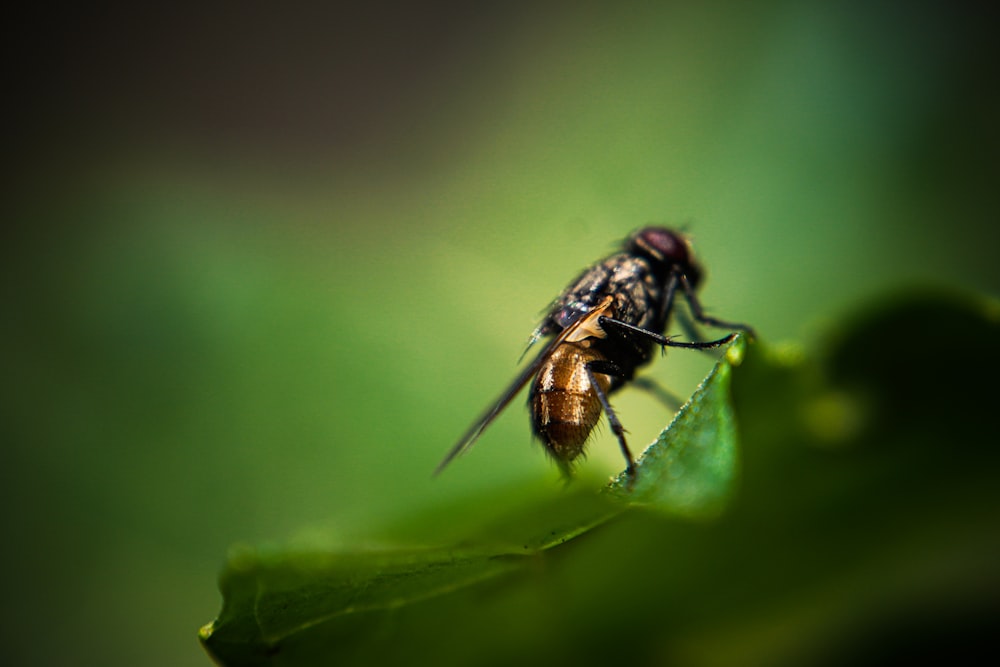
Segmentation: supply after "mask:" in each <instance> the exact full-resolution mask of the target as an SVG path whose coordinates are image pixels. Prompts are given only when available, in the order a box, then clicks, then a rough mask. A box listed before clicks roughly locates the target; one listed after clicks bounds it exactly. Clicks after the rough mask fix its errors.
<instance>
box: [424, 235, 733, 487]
mask: <svg viewBox="0 0 1000 667" xmlns="http://www.w3.org/2000/svg"><path fill="white" fill-rule="evenodd" d="M701 278H702V271H701V269H700V268H699V266H698V265H697V264H696V263H695V261H694V258H693V257H692V254H691V247H690V243H689V242H688V240H687V238H685V237H684V236H683V235H681V234H680V233H679V232H676V231H673V230H670V229H666V228H664V227H646V228H644V229H640V230H639V231H637V232H635V233H633V234H632V235H631V236H629V237H628V238H627V239H626V240H625V242H624V246H623V248H622V250H621V251H620V252H617V253H615V254H613V255H611V256H610V257H608V258H606V259H604V260H603V261H601V262H599V263H597V264H595V265H594V266H592V267H590V268H589V269H587V270H586V271H584V272H583V273H582V274H581V275H580V276H579V277H578V278H577V279H576V280H574V281H573V282H572V283H570V285H569V287H567V288H566V289H565V290H563V293H562V294H560V295H559V297H558V298H557V299H556V300H555V301H554V302H553V303H552V305H551V307H550V309H549V312H548V314H547V315H546V316H545V319H544V320H543V321H542V323H541V324H539V325H538V327H537V328H536V329H535V332H534V334H533V335H532V337H531V342H532V343H534V342H535V341H537V340H539V339H541V338H543V337H548V336H551V338H550V339H549V341H548V342H547V343H546V345H545V347H544V349H542V351H541V352H540V353H539V354H538V356H536V357H535V359H534V361H532V362H531V363H530V364H528V366H526V367H525V368H524V370H522V371H521V373H520V374H519V375H518V376H517V377H516V378H515V379H514V381H513V382H512V383H511V384H510V386H509V387H507V389H506V390H505V391H504V392H503V393H502V394H501V395H500V397H499V398H498V399H497V401H496V402H495V403H494V404H493V405H492V406H491V407H490V408H489V409H488V410H487V411H486V412H485V413H483V415H482V416H480V417H479V419H477V420H476V421H475V422H474V423H473V424H472V426H471V427H470V428H469V430H468V431H466V432H465V434H464V435H462V437H461V438H459V440H458V442H457V443H456V444H455V446H454V447H452V449H451V451H449V452H448V455H447V456H445V458H444V460H443V461H441V463H440V464H439V465H438V467H437V470H436V471H435V474H436V473H438V472H440V471H441V470H442V469H443V468H444V467H445V466H446V465H448V464H449V463H450V462H451V461H452V460H453V459H454V458H455V457H456V456H458V455H459V454H461V453H463V452H464V451H465V450H467V449H468V448H469V447H471V446H472V445H473V443H475V442H476V440H477V439H478V438H479V436H480V435H482V432H483V430H485V429H486V427H487V426H489V425H490V423H492V422H493V420H494V419H496V417H497V416H498V415H499V414H500V413H501V412H502V411H503V409H504V408H506V407H507V405H508V404H509V403H510V402H511V400H513V398H514V397H515V396H516V395H517V394H518V392H520V391H521V389H522V388H523V387H524V385H526V384H527V383H528V382H529V381H530V382H531V390H530V393H529V396H528V404H529V406H530V408H531V426H532V430H533V431H534V433H535V435H536V436H537V437H538V438H539V439H540V440H541V441H542V444H543V445H544V446H545V451H546V452H548V454H549V455H550V456H551V457H552V458H553V459H555V461H556V462H557V463H558V464H559V465H560V467H561V468H562V469H563V471H564V472H566V473H568V472H569V471H570V464H571V463H572V462H573V461H574V460H575V459H576V458H577V457H578V456H580V454H582V453H583V448H584V445H585V443H586V442H587V439H588V438H589V437H590V433H591V431H592V430H593V429H594V426H595V425H596V424H597V421H598V420H599V419H600V416H601V411H602V410H603V411H604V413H605V414H606V415H607V416H608V423H609V424H610V425H611V430H612V432H613V433H614V434H615V437H616V438H617V439H618V444H619V445H620V446H621V450H622V454H623V455H624V456H625V460H626V461H627V462H628V468H627V473H628V475H629V476H630V477H634V475H635V459H634V458H633V457H632V452H631V451H630V450H629V447H628V444H627V443H626V442H625V429H624V428H623V427H622V424H621V422H620V421H619V420H618V416H617V415H616V414H615V411H614V408H612V407H611V403H610V402H609V401H608V396H609V395H610V394H611V393H613V392H614V391H616V390H618V389H620V388H621V387H622V386H624V385H625V383H626V382H628V381H629V380H631V379H632V377H633V376H634V375H635V371H636V369H638V368H639V367H641V366H644V365H645V364H647V363H649V361H650V359H651V358H652V354H653V348H654V347H655V346H660V347H686V348H693V349H698V350H705V349H710V348H715V347H719V346H721V345H725V344H726V343H728V342H730V341H731V340H733V338H735V337H736V333H735V331H734V332H733V333H730V334H729V335H728V336H725V337H723V338H719V339H718V340H711V341H704V342H681V341H676V340H673V339H672V338H671V337H668V336H665V335H664V334H665V332H666V330H667V326H668V325H669V323H670V318H671V314H672V312H673V308H674V304H675V301H676V298H677V295H678V294H681V295H683V297H684V300H685V301H687V303H688V307H689V310H690V315H691V318H693V319H694V320H695V321H697V322H699V323H701V324H704V325H707V326H712V327H719V328H724V329H732V330H738V331H744V332H747V333H748V334H749V335H751V336H752V335H753V332H752V330H751V328H750V327H748V326H747V325H745V324H736V323H732V322H725V321H722V320H718V319H715V318H714V317H709V316H708V315H706V314H705V312H704V310H703V309H702V307H701V303H700V302H699V301H698V297H697V295H696V294H695V290H696V289H697V288H698V285H699V283H700V282H701Z"/></svg>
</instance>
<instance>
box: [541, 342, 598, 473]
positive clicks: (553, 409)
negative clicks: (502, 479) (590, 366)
mask: <svg viewBox="0 0 1000 667" xmlns="http://www.w3.org/2000/svg"><path fill="white" fill-rule="evenodd" d="M602 359H604V355H602V354H600V353H599V352H597V351H596V350H594V349H593V348H591V347H589V346H588V345H587V342H586V341H583V342H580V343H563V344H562V345H560V346H559V347H557V348H556V349H555V350H554V351H553V352H552V354H551V356H550V357H549V358H548V359H547V360H546V361H545V363H544V364H543V365H542V367H541V368H540V369H539V370H538V374H537V375H536V376H535V380H534V383H533V384H532V385H531V395H530V398H529V403H530V405H531V423H532V428H533V429H534V431H535V435H537V436H538V437H539V438H540V439H541V441H542V444H543V445H545V449H546V450H547V451H548V452H549V454H551V455H552V457H553V458H555V459H556V460H557V461H560V462H562V463H569V462H571V461H572V460H573V459H575V458H576V457H578V456H579V455H580V454H581V453H582V452H583V446H584V444H585V443H586V442H587V438H588V437H590V432H591V431H592V430H593V429H594V426H595V425H596V424H597V421H598V419H600V417H601V401H600V399H599V398H598V396H597V392H596V391H595V389H594V386H593V383H592V382H591V379H590V377H591V376H590V375H589V374H588V373H587V363H588V362H590V361H595V360H602ZM593 377H594V378H595V379H596V380H597V382H598V383H599V384H600V386H601V389H602V390H603V391H604V394H605V395H607V393H608V389H609V388H610V385H611V379H610V378H609V377H608V376H607V375H603V374H600V373H594V374H593Z"/></svg>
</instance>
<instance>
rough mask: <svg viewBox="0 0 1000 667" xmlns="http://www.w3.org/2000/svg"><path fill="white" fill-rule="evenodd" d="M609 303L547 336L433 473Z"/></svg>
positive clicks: (466, 446)
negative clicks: (556, 332) (531, 358)
mask: <svg viewBox="0 0 1000 667" xmlns="http://www.w3.org/2000/svg"><path fill="white" fill-rule="evenodd" d="M610 303H611V298H610V297H608V298H606V299H605V300H604V301H603V302H602V303H601V304H599V305H598V306H597V307H596V308H594V309H593V310H591V311H589V312H585V313H581V314H580V316H579V317H577V318H576V319H575V320H574V321H573V322H572V323H571V324H570V325H569V326H567V327H566V328H565V329H563V330H562V331H561V332H559V335H558V336H556V337H555V338H553V339H552V340H550V341H549V342H548V343H546V344H545V347H543V348H542V350H541V351H540V352H539V353H538V355H537V356H536V357H535V358H534V359H533V360H532V362H531V363H530V364H528V365H527V366H525V367H524V368H523V369H522V370H521V372H520V373H519V374H518V375H517V377H516V378H514V381H513V382H511V383H510V385H509V386H508V387H507V388H506V389H505V390H504V392H503V393H502V394H500V396H499V398H497V400H496V401H495V402H494V403H493V404H492V407H490V408H489V409H487V410H486V412H484V413H483V414H482V415H480V417H479V419H477V420H476V421H474V422H473V423H472V426H470V427H469V430H468V431H466V432H465V433H464V434H463V435H462V437H461V438H459V439H458V442H456V443H455V445H454V446H453V447H452V448H451V449H450V450H449V451H448V454H447V455H446V456H445V457H444V459H443V460H442V461H441V463H439V464H438V466H437V468H435V469H434V474H435V475H437V474H438V473H440V472H441V471H442V470H444V468H445V466H447V465H448V464H449V463H451V462H452V461H453V460H454V459H455V457H457V456H458V455H459V454H463V453H465V451H466V450H468V449H469V448H470V447H472V445H474V444H475V442H476V440H478V439H479V436H480V435H482V433H483V431H485V430H486V427H487V426H489V425H490V424H491V423H493V420H494V419H496V418H497V417H498V416H499V415H500V413H501V412H503V411H504V409H505V408H506V407H507V406H508V405H510V402H511V401H512V400H514V397H515V396H517V395H518V393H520V391H521V389H523V388H524V385H526V384H528V381H529V380H531V378H533V377H534V376H535V374H536V373H537V372H538V369H539V368H541V367H542V364H544V363H545V360H546V359H548V358H549V356H551V354H552V351H553V350H555V349H556V348H557V347H559V346H560V345H562V344H563V343H564V342H566V341H567V340H582V337H585V335H586V332H588V331H590V330H591V328H592V327H593V326H594V324H593V323H594V322H596V320H597V318H598V317H599V316H600V315H601V314H602V313H604V312H605V311H606V310H607V308H608V306H609V304H610Z"/></svg>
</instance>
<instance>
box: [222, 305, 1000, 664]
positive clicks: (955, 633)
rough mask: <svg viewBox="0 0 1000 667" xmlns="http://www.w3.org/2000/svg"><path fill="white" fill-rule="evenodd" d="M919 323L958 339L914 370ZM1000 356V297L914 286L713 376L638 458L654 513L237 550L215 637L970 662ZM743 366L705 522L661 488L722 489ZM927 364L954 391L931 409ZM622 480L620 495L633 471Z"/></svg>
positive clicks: (265, 651)
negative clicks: (412, 538)
mask: <svg viewBox="0 0 1000 667" xmlns="http://www.w3.org/2000/svg"><path fill="white" fill-rule="evenodd" d="M926 318H932V319H934V320H935V321H938V320H940V321H944V322H948V323H949V325H950V327H951V330H952V332H953V335H954V336H955V338H956V339H957V340H962V341H964V342H965V343H966V344H967V345H968V349H964V350H956V351H955V352H954V353H953V354H950V355H948V358H947V360H945V359H942V360H940V361H937V362H932V363H917V362H916V360H918V359H919V358H920V356H921V354H922V352H923V350H924V346H925V345H926V341H925V340H923V339H922V338H921V336H919V335H916V334H915V332H916V331H918V330H919V327H920V325H921V322H923V321H924V320H925V319H926ZM885 340H892V341H894V342H895V343H896V344H895V345H894V346H893V350H892V352H891V353H890V354H886V352H885V350H884V349H882V346H881V345H880V344H879V343H880V342H881V341H885ZM998 342H1000V304H997V303H995V302H989V303H986V302H982V301H976V300H969V299H961V298H957V297H955V296H953V295H952V296H943V295H929V296H928V295H909V296H904V297H901V298H899V299H895V300H893V301H891V302H887V303H886V304H885V305H884V306H883V307H882V308H880V309H879V310H878V311H877V312H873V313H869V314H868V315H866V316H863V317H861V318H860V319H859V320H857V321H855V322H853V323H852V324H851V325H850V326H849V327H848V328H846V329H844V331H843V333H842V334H841V335H840V336H839V337H838V339H837V340H835V341H832V342H830V343H829V344H828V347H826V348H825V349H824V350H822V352H821V353H819V354H810V355H808V356H803V355H801V354H798V355H794V354H790V353H788V352H785V353H780V352H778V351H775V350H768V349H766V348H765V349H763V350H751V353H750V354H749V355H748V356H749V358H748V362H747V365H746V367H745V368H739V369H736V371H735V373H734V371H733V369H732V368H731V367H730V366H729V365H728V364H725V363H723V364H720V366H718V367H717V368H716V370H715V371H714V372H713V374H712V375H711V377H710V378H709V379H708V380H707V382H706V384H705V386H704V387H703V388H702V389H701V390H699V392H698V393H697V394H696V395H695V397H694V398H693V400H692V401H691V402H690V403H689V404H688V405H686V406H685V407H684V409H683V410H682V411H681V414H680V415H679V417H678V418H677V420H676V421H675V422H674V424H673V427H672V429H671V430H670V431H668V432H666V433H665V434H664V436H662V437H661V440H660V441H658V442H656V443H654V445H653V446H652V448H651V451H649V452H647V453H646V456H645V457H644V458H645V460H644V462H643V465H642V466H641V467H640V478H639V482H638V483H637V485H636V487H635V488H634V490H633V491H632V492H631V496H632V497H634V498H637V499H639V500H641V501H645V502H647V503H648V502H649V501H650V495H651V493H652V488H653V487H654V486H661V487H663V488H662V490H661V492H660V494H659V496H658V497H657V500H660V499H663V500H665V504H662V505H660V506H657V507H656V509H657V510H658V511H656V512H650V511H645V512H642V511H636V510H635V509H632V510H628V509H625V508H624V507H620V508H619V509H617V510H616V509H615V506H614V505H606V504H600V503H598V502H597V499H596V498H594V497H588V496H586V495H582V496H581V495H578V494H577V495H574V494H567V495H565V496H564V497H562V498H560V499H558V500H557V501H549V502H539V503H536V504H535V505H534V506H532V507H528V508H524V509H522V510H520V511H519V512H520V513H515V514H513V515H512V516H509V517H508V518H507V521H506V525H507V526H508V528H506V529H504V530H501V531H499V533H497V534H496V535H493V536H492V537H491V536H490V534H489V533H490V530H489V529H487V530H486V532H485V534H480V535H479V536H478V537H477V538H475V539H474V540H473V541H471V542H470V541H466V542H464V543H458V544H453V545H451V546H450V547H447V548H444V547H440V546H439V547H437V548H428V549H423V550H413V549H410V550H398V549H397V550H383V551H371V552H368V553H350V552H347V553H343V552H342V553H338V552H336V551H326V552H312V553H310V554H302V553H298V554H297V553H295V552H291V551H285V552H282V551H275V552H271V553H265V554H262V555H258V554H255V553H253V552H241V553H239V554H237V555H235V556H234V557H233V558H232V559H231V560H230V564H229V566H228V568H227V571H226V573H225V574H224V575H223V579H222V589H223V592H224V594H225V597H226V606H225V608H224V610H223V613H222V615H221V616H220V618H219V620H218V621H216V623H215V624H214V625H213V626H208V627H206V628H205V629H204V630H203V640H204V641H205V642H206V646H207V647H208V648H209V649H210V650H211V652H212V653H213V654H214V655H215V656H216V657H217V659H218V660H219V661H220V663H222V664H225V665H234V666H235V665H270V664H273V665H322V664H330V663H331V662H335V663H336V664H372V663H373V662H377V663H379V664H433V665H451V664H454V665H459V664H510V663H512V662H519V663H527V664H600V663H606V662H608V661H614V660H618V661H627V662H629V663H630V664H662V663H663V662H667V663H673V662H679V663H682V664H693V665H730V664H737V663H738V664H743V665H783V664H788V665H792V664H795V665H802V664H820V665H827V664H829V665H834V664H884V663H885V662H886V661H889V662H891V663H892V664H900V663H903V662H907V661H909V660H916V659H918V658H920V659H934V658H940V659H942V660H944V659H960V658H961V657H962V656H967V657H969V658H971V657H973V656H975V655H979V653H978V651H982V650H984V649H986V648H988V647H989V645H990V643H991V642H992V632H991V630H990V628H993V627H994V625H993V624H994V623H995V621H996V619H997V616H996V614H997V613H998V612H1000V538H998V537H997V534H996V530H995V528H996V525H997V519H998V518H1000V487H998V486H997V484H996V480H997V479H998V477H1000V453H998V451H997V448H996V447H995V445H994V440H992V439H991V438H989V437H988V435H987V434H988V433H990V432H992V431H994V430H995V426H994V424H993V418H992V414H991V413H990V405H991V404H992V399H991V398H989V397H988V396H985V395H984V393H983V392H981V391H979V389H978V388H973V384H974V383H975V378H976V377H977V376H979V375H986V376H988V377H993V374H994V373H997V372H1000V362H998V358H997V357H996V355H987V356H986V357H985V358H982V357H981V356H980V355H978V354H976V353H975V352H974V351H976V350H984V349H986V350H988V349H990V348H992V347H993V346H995V345H996V344H997V343H998ZM731 352H734V353H736V356H741V355H739V352H738V348H733V349H732V350H731ZM730 373H734V375H735V377H734V384H735V393H734V400H735V402H736V404H737V405H738V406H739V407H738V414H739V418H740V421H741V422H743V424H744V428H743V430H744V432H745V433H746V439H745V447H744V451H745V452H746V456H745V458H746V463H745V474H744V476H743V478H742V483H741V484H740V487H741V489H740V492H739V494H738V495H737V497H736V499H735V500H734V502H733V503H732V506H731V507H730V508H729V511H727V512H725V513H724V514H722V515H721V516H719V517H718V518H716V519H715V520H712V521H705V519H704V516H702V518H701V520H693V518H692V515H697V514H698V512H691V511H689V510H690V509H691V508H692V504H691V503H690V502H687V501H685V502H681V503H680V504H676V498H677V496H672V495H671V493H670V492H669V489H670V487H672V486H674V487H679V488H681V489H685V490H687V492H688V493H687V494H685V495H684V496H683V497H684V498H687V499H690V498H691V497H692V495H693V496H698V495H699V494H698V491H699V490H704V491H705V492H707V493H706V494H704V495H706V496H707V497H708V498H712V497H714V496H717V494H718V492H717V491H716V492H713V491H712V489H713V487H714V486H716V485H717V484H718V483H719V479H720V478H725V479H732V477H733V475H732V468H733V467H734V462H735V457H734V455H733V454H734V453H733V452H732V451H723V452H721V453H720V452H718V451H716V450H715V448H713V447H712V446H711V444H712V443H711V442H710V441H718V442H719V443H721V444H722V449H723V450H726V449H728V448H732V447H735V443H734V442H733V441H732V438H731V437H728V434H727V433H726V428H722V429H721V430H720V429H719V428H718V427H713V424H732V423H733V422H732V415H731V414H729V413H730V412H731V410H732V407H731V405H730V399H729V384H730V382H729V374H730ZM926 374H932V375H934V376H936V377H941V378H948V379H950V380H952V381H953V382H954V384H955V387H956V391H955V392H954V394H951V395H948V396H942V397H940V399H939V400H938V401H936V402H935V404H934V407H933V408H932V409H930V408H923V407H922V402H924V401H926V396H924V395H923V394H922V392H921V390H920V387H921V382H920V379H921V378H922V377H924V376H925V375H926ZM721 415H728V416H725V417H723V416H721ZM919 415H922V417H921V416H919ZM699 427H704V428H702V429H701V430H699ZM668 443H669V444H668ZM670 452H673V454H674V455H672V456H668V455H667V454H668V453H670ZM713 464H714V467H713ZM727 468H728V469H729V470H726V469H727ZM719 471H724V474H722V475H720V474H719ZM644 479H648V480H649V482H648V483H646V486H642V485H643V484H644ZM724 486H728V484H724ZM614 489H615V494H614V495H615V496H616V497H618V498H619V499H624V498H627V497H628V496H629V495H630V492H629V491H628V490H627V489H628V487H627V486H624V485H623V484H622V481H621V479H619V480H618V481H617V482H616V483H615V485H614ZM692 489H693V493H692ZM505 502H506V499H505V497H504V496H502V495H501V496H498V497H496V498H493V499H489V500H488V501H487V502H485V503H483V504H484V505H500V504H504V503H505ZM654 502H655V501H654ZM708 505H709V506H711V507H714V508H715V509H717V510H718V509H719V506H718V504H717V502H716V503H713V502H711V501H709V502H708ZM571 508H572V509H571ZM567 516H572V517H573V520H571V521H568V522H567V520H566V518H567ZM668 517H672V518H668ZM678 517H682V518H678ZM438 521H439V522H441V523H449V522H450V519H449V517H448V513H447V512H443V513H442V514H441V515H440V516H439V517H438ZM546 522H548V525H549V527H550V529H551V530H542V531H541V532H538V531H539V526H544V525H545V524H546ZM509 526H519V528H520V531H521V532H520V534H519V536H518V538H514V539H511V536H510V529H509ZM581 527H583V530H584V532H583V533H581ZM588 530H589V532H587V531H588ZM430 534H433V530H430V531H428V532H427V533H425V535H430ZM499 535H505V537H504V538H498V536H499ZM537 535H541V536H542V537H541V538H539V537H538V536H537ZM567 540H568V541H567ZM501 545H503V546H501Z"/></svg>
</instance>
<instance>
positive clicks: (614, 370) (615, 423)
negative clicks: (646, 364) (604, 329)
mask: <svg viewBox="0 0 1000 667" xmlns="http://www.w3.org/2000/svg"><path fill="white" fill-rule="evenodd" d="M586 369H587V377H588V378H589V379H590V385H591V386H592V387H593V388H594V391H595V393H596V394H597V399H598V400H599V401H600V402H601V407H602V408H604V414H606V415H607V416H608V424H610V425H611V431H612V433H614V434H615V437H616V438H617V439H618V445H619V446H620V447H621V450H622V455H623V456H624V457H625V460H626V461H627V462H628V467H627V468H625V475H626V476H627V477H628V483H629V486H631V485H632V484H633V483H634V482H635V474H636V473H635V459H634V458H632V452H631V450H629V448H628V443H627V442H625V427H624V426H622V423H621V421H619V420H618V415H617V414H615V409H614V408H612V407H611V402H610V401H609V400H608V396H607V394H606V393H605V392H604V390H603V389H602V388H601V385H600V384H598V382H597V378H595V377H594V373H600V374H602V375H611V376H614V377H624V376H625V374H624V373H623V372H622V370H621V368H619V367H618V366H617V365H616V364H614V363H612V362H610V361H606V360H603V359H597V360H594V361H591V362H589V363H587V365H586Z"/></svg>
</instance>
